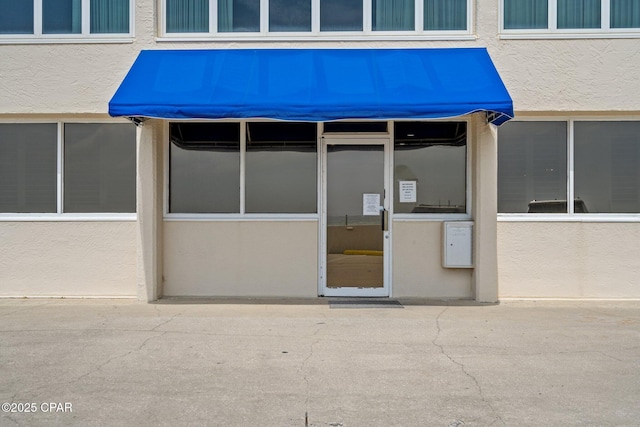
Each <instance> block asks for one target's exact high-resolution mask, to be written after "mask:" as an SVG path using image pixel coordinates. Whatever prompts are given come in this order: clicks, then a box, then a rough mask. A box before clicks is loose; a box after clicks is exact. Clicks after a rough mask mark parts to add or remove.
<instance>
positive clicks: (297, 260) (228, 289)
mask: <svg viewBox="0 0 640 427" xmlns="http://www.w3.org/2000/svg"><path fill="white" fill-rule="evenodd" d="M317 277H318V223H317V221H293V222H279V221H274V222H272V221H264V222H262V221H261V222H249V221H237V222H235V221H223V222H209V221H203V222H199V221H198V222H181V221H167V222H165V223H164V292H163V294H164V296H185V295H188V296H252V297H283V296H286V297H315V296H317V295H318V284H317V283H318V281H317Z"/></svg>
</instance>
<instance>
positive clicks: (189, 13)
mask: <svg viewBox="0 0 640 427" xmlns="http://www.w3.org/2000/svg"><path fill="white" fill-rule="evenodd" d="M166 8H167V10H166V21H167V33H206V32H208V31H209V0H166Z"/></svg>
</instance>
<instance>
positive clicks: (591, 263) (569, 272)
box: [498, 222, 640, 298]
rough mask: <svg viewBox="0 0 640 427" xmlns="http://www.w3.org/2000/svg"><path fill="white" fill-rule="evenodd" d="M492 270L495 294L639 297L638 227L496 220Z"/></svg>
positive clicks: (620, 224)
mask: <svg viewBox="0 0 640 427" xmlns="http://www.w3.org/2000/svg"><path fill="white" fill-rule="evenodd" d="M498 271H499V283H500V289H499V293H500V297H501V298H508V297H516V298H518V297H531V298H536V297H557V298H640V227H639V226H638V224H633V223H581V222H578V223H562V222H547V223H545V222H526V223H522V222H499V223H498Z"/></svg>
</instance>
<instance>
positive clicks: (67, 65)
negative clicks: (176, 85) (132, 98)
mask: <svg viewBox="0 0 640 427" xmlns="http://www.w3.org/2000/svg"><path fill="white" fill-rule="evenodd" d="M474 7H475V9H476V10H475V22H474V26H475V34H476V35H477V39H476V40H466V41H465V40H459V41H433V40H432V41H428V40H401V41H389V40H368V41H349V40H347V41H333V42H332V41H320V42H317V41H314V42H311V44H310V43H309V42H308V41H307V42H305V41H299V40H293V41H289V42H283V41H278V42H276V41H268V40H264V41H242V42H238V41H220V40H218V41H207V42H200V41H198V42H166V41H161V42H156V37H155V36H156V32H157V31H156V22H157V16H156V15H155V10H156V2H155V1H154V0H136V8H135V9H136V11H135V20H136V24H135V37H134V38H133V40H132V41H131V42H129V43H117V44H94V43H91V44H87V43H84V44H82V43H81V44H39V45H38V44H30V45H24V44H19V45H15V44H14V45H10V44H5V45H2V44H0V58H2V59H0V76H2V79H0V88H1V90H0V93H2V97H0V115H2V114H43V113H53V114H61V113H65V114H76V113H82V114H86V113H101V114H106V112H107V104H108V101H109V99H110V98H111V96H112V95H113V93H114V92H115V91H116V89H117V87H118V85H119V83H120V82H121V81H122V78H123V77H124V75H125V74H126V72H127V71H128V69H129V67H130V66H131V64H132V63H133V61H134V59H135V57H136V56H137V53H138V52H139V51H140V50H141V49H205V48H215V49H224V48H254V47H269V46H270V47H284V48H295V47H301V46H305V47H309V46H310V45H311V46H313V47H318V48H321V47H344V48H347V47H372V48H383V47H463V46H465V47H469V46H476V47H487V48H488V50H489V53H490V54H491V56H492V58H493V60H494V62H495V64H496V67H497V68H498V71H499V72H500V74H501V75H502V78H503V79H504V81H505V84H506V86H507V88H508V89H509V91H510V93H511V95H512V97H513V99H514V104H515V108H516V111H517V112H527V111H590V112H602V111H636V112H638V111H640V105H639V104H638V102H639V101H638V100H639V99H640V85H638V84H637V72H636V66H637V61H634V60H633V58H637V57H638V56H639V55H640V43H639V42H638V39H574V40H504V39H500V38H499V37H498V28H499V21H498V19H499V9H498V7H499V1H498V0H483V1H476V2H474ZM0 43H1V42H0ZM603 76H606V77H603Z"/></svg>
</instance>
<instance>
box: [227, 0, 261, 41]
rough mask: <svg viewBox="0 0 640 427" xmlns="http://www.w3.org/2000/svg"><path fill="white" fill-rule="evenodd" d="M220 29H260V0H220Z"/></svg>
mask: <svg viewBox="0 0 640 427" xmlns="http://www.w3.org/2000/svg"><path fill="white" fill-rule="evenodd" d="M218 31H219V32H221V33H228V32H258V31H260V0H218Z"/></svg>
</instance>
